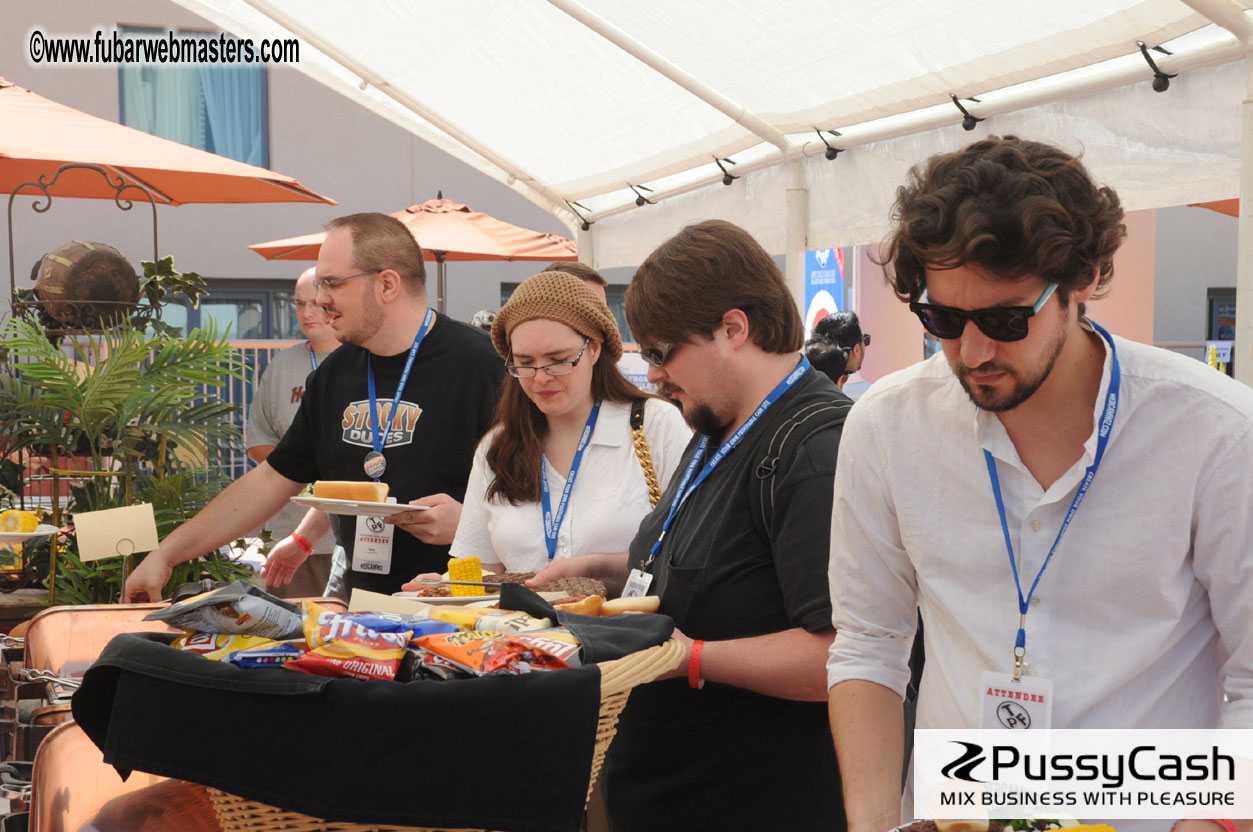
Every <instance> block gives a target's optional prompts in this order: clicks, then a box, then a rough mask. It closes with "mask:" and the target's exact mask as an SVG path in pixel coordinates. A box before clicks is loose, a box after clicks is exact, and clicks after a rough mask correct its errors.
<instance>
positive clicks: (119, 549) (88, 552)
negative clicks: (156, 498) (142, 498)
mask: <svg viewBox="0 0 1253 832" xmlns="http://www.w3.org/2000/svg"><path fill="white" fill-rule="evenodd" d="M74 531H75V533H76V534H77V536H78V556H79V557H80V558H82V559H83V560H85V561H89V560H100V559H101V558H111V557H116V556H117V555H130V554H134V553H135V552H151V551H152V550H153V549H155V548H157V520H156V517H155V516H154V515H153V513H152V505H151V504H150V503H140V504H139V505H134V506H123V507H122V508H107V509H104V510H103V511H85V512H75V513H74Z"/></svg>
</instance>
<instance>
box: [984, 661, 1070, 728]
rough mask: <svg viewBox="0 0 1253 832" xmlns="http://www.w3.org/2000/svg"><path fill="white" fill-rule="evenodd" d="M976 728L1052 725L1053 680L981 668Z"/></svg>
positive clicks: (1049, 726) (1043, 726)
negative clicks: (1019, 677)
mask: <svg viewBox="0 0 1253 832" xmlns="http://www.w3.org/2000/svg"><path fill="white" fill-rule="evenodd" d="M979 685H980V687H979V702H980V703H981V704H980V711H981V714H982V717H981V718H980V721H979V727H980V728H998V729H1006V728H1009V729H1014V730H1026V729H1036V728H1052V727H1053V682H1052V680H1051V679H1044V678H1041V677H1039V676H1023V677H1022V678H1021V679H1020V680H1019V681H1017V682H1015V681H1014V677H1013V676H1012V675H1010V674H1008V673H995V672H993V671H991V670H989V671H985V672H984V674H983V679H982V681H981V682H980V683H979Z"/></svg>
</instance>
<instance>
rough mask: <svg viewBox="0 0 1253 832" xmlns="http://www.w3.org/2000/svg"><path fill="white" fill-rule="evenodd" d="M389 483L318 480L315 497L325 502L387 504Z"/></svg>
mask: <svg viewBox="0 0 1253 832" xmlns="http://www.w3.org/2000/svg"><path fill="white" fill-rule="evenodd" d="M387 490H388V489H387V483H385V482H358V481H354V480H318V481H317V482H315V483H314V484H313V496H314V497H317V498H319V499H324V500H353V501H355V502H359V503H384V502H387Z"/></svg>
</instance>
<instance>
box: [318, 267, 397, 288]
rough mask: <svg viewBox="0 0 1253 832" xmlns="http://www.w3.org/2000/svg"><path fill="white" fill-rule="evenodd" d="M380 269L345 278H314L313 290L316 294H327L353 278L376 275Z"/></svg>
mask: <svg viewBox="0 0 1253 832" xmlns="http://www.w3.org/2000/svg"><path fill="white" fill-rule="evenodd" d="M381 271H383V270H382V269H370V270H368V271H364V272H357V273H356V274H350V275H348V276H347V277H315V278H314V279H313V288H314V290H316V291H318V292H329V291H331V290H332V289H334V288H335V287H336V286H338V285H339V284H341V283H347V282H348V281H349V280H352V279H353V278H355V277H362V276H364V275H367V274H378V273H379V272H381Z"/></svg>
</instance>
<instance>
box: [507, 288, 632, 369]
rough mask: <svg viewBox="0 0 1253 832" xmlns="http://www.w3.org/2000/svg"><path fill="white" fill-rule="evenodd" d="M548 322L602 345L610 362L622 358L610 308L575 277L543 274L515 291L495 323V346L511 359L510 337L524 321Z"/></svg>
mask: <svg viewBox="0 0 1253 832" xmlns="http://www.w3.org/2000/svg"><path fill="white" fill-rule="evenodd" d="M536 318H546V319H547V320H550V321H557V322H559V323H563V324H565V325H566V326H568V327H570V328H571V329H573V330H574V331H575V332H577V333H579V334H580V335H584V336H586V337H588V338H591V339H592V340H593V341H600V342H601V344H602V345H603V347H602V349H604V351H605V354H606V355H607V356H608V358H609V360H610V361H612V362H614V363H615V364H616V363H617V361H618V359H619V358H621V357H622V335H621V333H619V332H618V324H617V322H616V321H614V319H613V315H612V314H611V313H610V312H609V307H608V306H606V305H605V302H604V301H603V300H601V299H600V298H599V297H598V296H597V295H596V293H595V292H593V291H592V290H591V289H589V288H588V287H587V285H586V284H585V283H584V282H583V281H582V280H579V279H578V278H577V277H575V276H574V275H570V274H566V273H565V272H540V273H539V274H537V275H535V276H534V277H529V278H527V279H526V280H525V281H523V283H522V285H521V286H519V287H518V288H517V289H514V291H513V295H511V296H510V298H509V302H508V303H506V304H505V305H504V308H502V309H501V310H500V312H498V313H497V314H496V320H495V321H493V322H492V343H493V344H495V345H496V352H498V353H500V355H501V357H502V358H507V357H508V356H509V336H510V335H512V334H513V329H514V327H516V326H517V325H518V324H520V323H522V322H524V321H531V320H534V319H536Z"/></svg>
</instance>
